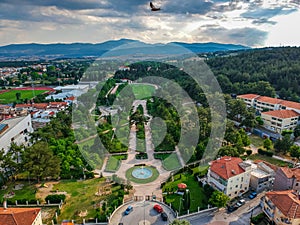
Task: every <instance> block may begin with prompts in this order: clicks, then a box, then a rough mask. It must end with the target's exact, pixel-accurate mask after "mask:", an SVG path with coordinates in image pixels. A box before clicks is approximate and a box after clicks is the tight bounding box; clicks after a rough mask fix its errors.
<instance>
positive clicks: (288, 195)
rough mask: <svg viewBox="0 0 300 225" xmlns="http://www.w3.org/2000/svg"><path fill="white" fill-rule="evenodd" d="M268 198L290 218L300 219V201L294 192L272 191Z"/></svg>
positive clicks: (268, 193)
mask: <svg viewBox="0 0 300 225" xmlns="http://www.w3.org/2000/svg"><path fill="white" fill-rule="evenodd" d="M266 196H267V197H268V199H269V200H271V201H272V202H273V204H274V205H275V206H276V207H277V208H278V209H279V210H280V211H281V212H282V213H283V214H284V215H285V216H286V217H288V218H300V200H299V197H298V195H297V194H296V193H294V192H293V191H292V190H287V191H270V192H267V193H266Z"/></svg>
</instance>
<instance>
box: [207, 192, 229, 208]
mask: <svg viewBox="0 0 300 225" xmlns="http://www.w3.org/2000/svg"><path fill="white" fill-rule="evenodd" d="M228 201H229V197H228V196H227V195H225V194H224V193H223V192H220V191H214V192H213V193H212V195H211V197H210V199H209V200H208V203H209V204H211V205H213V206H216V207H218V208H222V207H224V206H225V205H226V203H227V202H228Z"/></svg>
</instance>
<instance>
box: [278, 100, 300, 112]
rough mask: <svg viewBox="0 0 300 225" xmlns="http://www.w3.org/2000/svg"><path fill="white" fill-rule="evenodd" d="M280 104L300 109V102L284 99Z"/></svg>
mask: <svg viewBox="0 0 300 225" xmlns="http://www.w3.org/2000/svg"><path fill="white" fill-rule="evenodd" d="M280 104H281V105H283V106H285V107H288V108H293V109H299V110H300V103H298V102H292V101H282V102H281V103H280Z"/></svg>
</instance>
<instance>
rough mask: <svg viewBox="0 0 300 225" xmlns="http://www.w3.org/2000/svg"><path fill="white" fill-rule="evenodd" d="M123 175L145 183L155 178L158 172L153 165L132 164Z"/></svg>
mask: <svg viewBox="0 0 300 225" xmlns="http://www.w3.org/2000/svg"><path fill="white" fill-rule="evenodd" d="M125 176H126V178H127V179H128V180H129V181H132V182H134V183H139V184H146V183H150V182H152V181H154V180H156V179H157V177H158V176H159V172H158V170H157V169H156V168H155V167H154V166H147V165H145V166H133V167H131V168H129V169H128V170H127V171H126V174H125Z"/></svg>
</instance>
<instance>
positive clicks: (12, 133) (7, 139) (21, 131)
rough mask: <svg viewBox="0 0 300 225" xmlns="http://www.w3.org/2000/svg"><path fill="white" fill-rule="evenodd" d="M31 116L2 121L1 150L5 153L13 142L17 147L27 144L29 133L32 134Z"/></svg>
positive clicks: (0, 131) (0, 125)
mask: <svg viewBox="0 0 300 225" xmlns="http://www.w3.org/2000/svg"><path fill="white" fill-rule="evenodd" d="M32 132H33V129H32V125H31V117H30V115H27V116H23V117H16V118H12V119H7V120H2V121H1V122H0V149H4V151H5V153H6V152H7V150H8V149H9V147H10V145H11V143H12V142H14V143H16V144H17V145H21V144H27V143H28V140H29V133H32Z"/></svg>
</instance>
